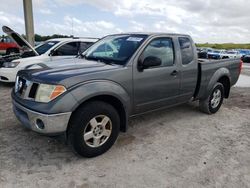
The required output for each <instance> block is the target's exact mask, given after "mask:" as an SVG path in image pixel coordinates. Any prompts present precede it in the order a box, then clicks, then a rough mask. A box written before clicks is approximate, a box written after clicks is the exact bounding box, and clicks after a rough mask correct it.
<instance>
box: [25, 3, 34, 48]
mask: <svg viewBox="0 0 250 188" xmlns="http://www.w3.org/2000/svg"><path fill="white" fill-rule="evenodd" d="M23 12H24V20H25V31H26V37H27V40H28V42H29V43H30V44H31V45H32V46H34V44H35V37H34V22H33V11H32V0H23Z"/></svg>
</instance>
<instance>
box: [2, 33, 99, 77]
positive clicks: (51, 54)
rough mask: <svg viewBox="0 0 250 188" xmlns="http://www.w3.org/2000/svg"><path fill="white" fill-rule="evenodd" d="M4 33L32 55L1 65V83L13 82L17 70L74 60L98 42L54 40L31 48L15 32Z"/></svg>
mask: <svg viewBox="0 0 250 188" xmlns="http://www.w3.org/2000/svg"><path fill="white" fill-rule="evenodd" d="M6 33H7V34H8V35H9V36H10V37H11V38H13V40H15V41H16V43H17V44H18V45H19V46H20V48H29V53H32V54H33V56H32V57H26V58H20V59H15V60H13V61H11V62H5V63H3V64H2V67H1V68H0V81H1V82H15V79H16V74H17V72H18V71H19V70H22V69H25V68H26V67H29V66H32V65H34V64H39V63H44V62H50V61H53V60H60V59H68V58H74V57H76V56H77V55H79V54H81V53H82V52H84V51H85V50H86V49H87V48H88V47H89V46H90V45H92V44H93V43H95V42H96V41H97V40H98V39H95V38H56V39H51V40H47V41H46V42H44V43H43V44H41V45H39V46H37V47H35V48H33V47H32V46H31V45H30V44H29V43H28V42H27V41H26V40H25V39H23V38H22V37H21V36H20V35H19V34H17V33H16V32H14V31H12V30H11V31H10V32H8V31H7V32H6ZM26 51H27V49H26ZM25 53H27V52H25Z"/></svg>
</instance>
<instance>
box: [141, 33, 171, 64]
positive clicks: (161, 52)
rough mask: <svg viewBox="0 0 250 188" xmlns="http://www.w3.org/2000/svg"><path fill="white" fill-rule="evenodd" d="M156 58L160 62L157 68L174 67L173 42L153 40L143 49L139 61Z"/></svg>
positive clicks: (165, 39)
mask: <svg viewBox="0 0 250 188" xmlns="http://www.w3.org/2000/svg"><path fill="white" fill-rule="evenodd" d="M148 57H150V58H152V57H153V58H157V59H160V60H161V65H160V66H158V67H169V66H173V65H174V49H173V42H172V39H170V38H157V39H153V40H152V41H151V42H150V43H149V44H148V46H147V47H146V48H145V49H144V51H143V53H142V55H141V57H140V59H141V60H142V61H144V60H145V59H146V58H148Z"/></svg>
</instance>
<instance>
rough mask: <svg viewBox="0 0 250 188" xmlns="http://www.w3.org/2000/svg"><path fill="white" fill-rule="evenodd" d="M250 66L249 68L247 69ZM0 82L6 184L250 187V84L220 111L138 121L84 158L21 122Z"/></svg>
mask: <svg viewBox="0 0 250 188" xmlns="http://www.w3.org/2000/svg"><path fill="white" fill-rule="evenodd" d="M245 72H247V71H245ZM11 87H12V86H11V85H6V84H4V85H3V84H0V99H1V101H0V187H1V188H4V187H65V188H67V187H77V188H87V187H102V188H105V187H107V188H111V187H125V188H127V187H157V188H160V187H240V188H244V187H250V118H249V115H250V95H249V93H250V88H237V87H234V88H233V89H232V93H231V97H230V99H229V100H226V101H225V103H224V105H223V107H222V108H221V110H220V111H219V112H218V113H217V114H215V115H206V114H203V113H201V112H199V111H198V109H197V104H196V103H192V104H187V105H182V106H179V107H175V108H171V109H168V110H164V111H160V112H156V113H152V114H148V115H144V116H140V117H137V118H135V119H132V120H131V121H130V125H129V130H128V132H127V133H121V135H120V136H119V138H118V141H117V142H116V144H115V145H114V146H113V147H112V148H111V150H109V151H108V152H107V153H105V154H104V155H101V156H99V157H96V158H93V159H84V158H80V157H78V156H76V155H75V154H73V153H72V152H71V150H70V149H69V147H67V146H66V145H65V144H64V142H63V141H62V140H61V139H59V138H48V137H44V136H40V135H38V134H36V133H34V132H31V131H28V130H26V129H24V128H22V127H21V126H20V123H19V122H18V121H17V120H16V119H15V117H14V115H13V113H12V109H11V99H10V92H11Z"/></svg>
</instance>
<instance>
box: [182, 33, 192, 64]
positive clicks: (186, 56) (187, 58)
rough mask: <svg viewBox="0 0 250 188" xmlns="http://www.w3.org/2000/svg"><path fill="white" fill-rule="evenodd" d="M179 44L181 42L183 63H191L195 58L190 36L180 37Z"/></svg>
mask: <svg viewBox="0 0 250 188" xmlns="http://www.w3.org/2000/svg"><path fill="white" fill-rule="evenodd" d="M179 44H180V48H181V58H182V64H183V65H187V64H189V63H191V62H192V61H193V59H194V54H193V48H192V43H191V41H190V40H189V38H186V37H180V38H179Z"/></svg>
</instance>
